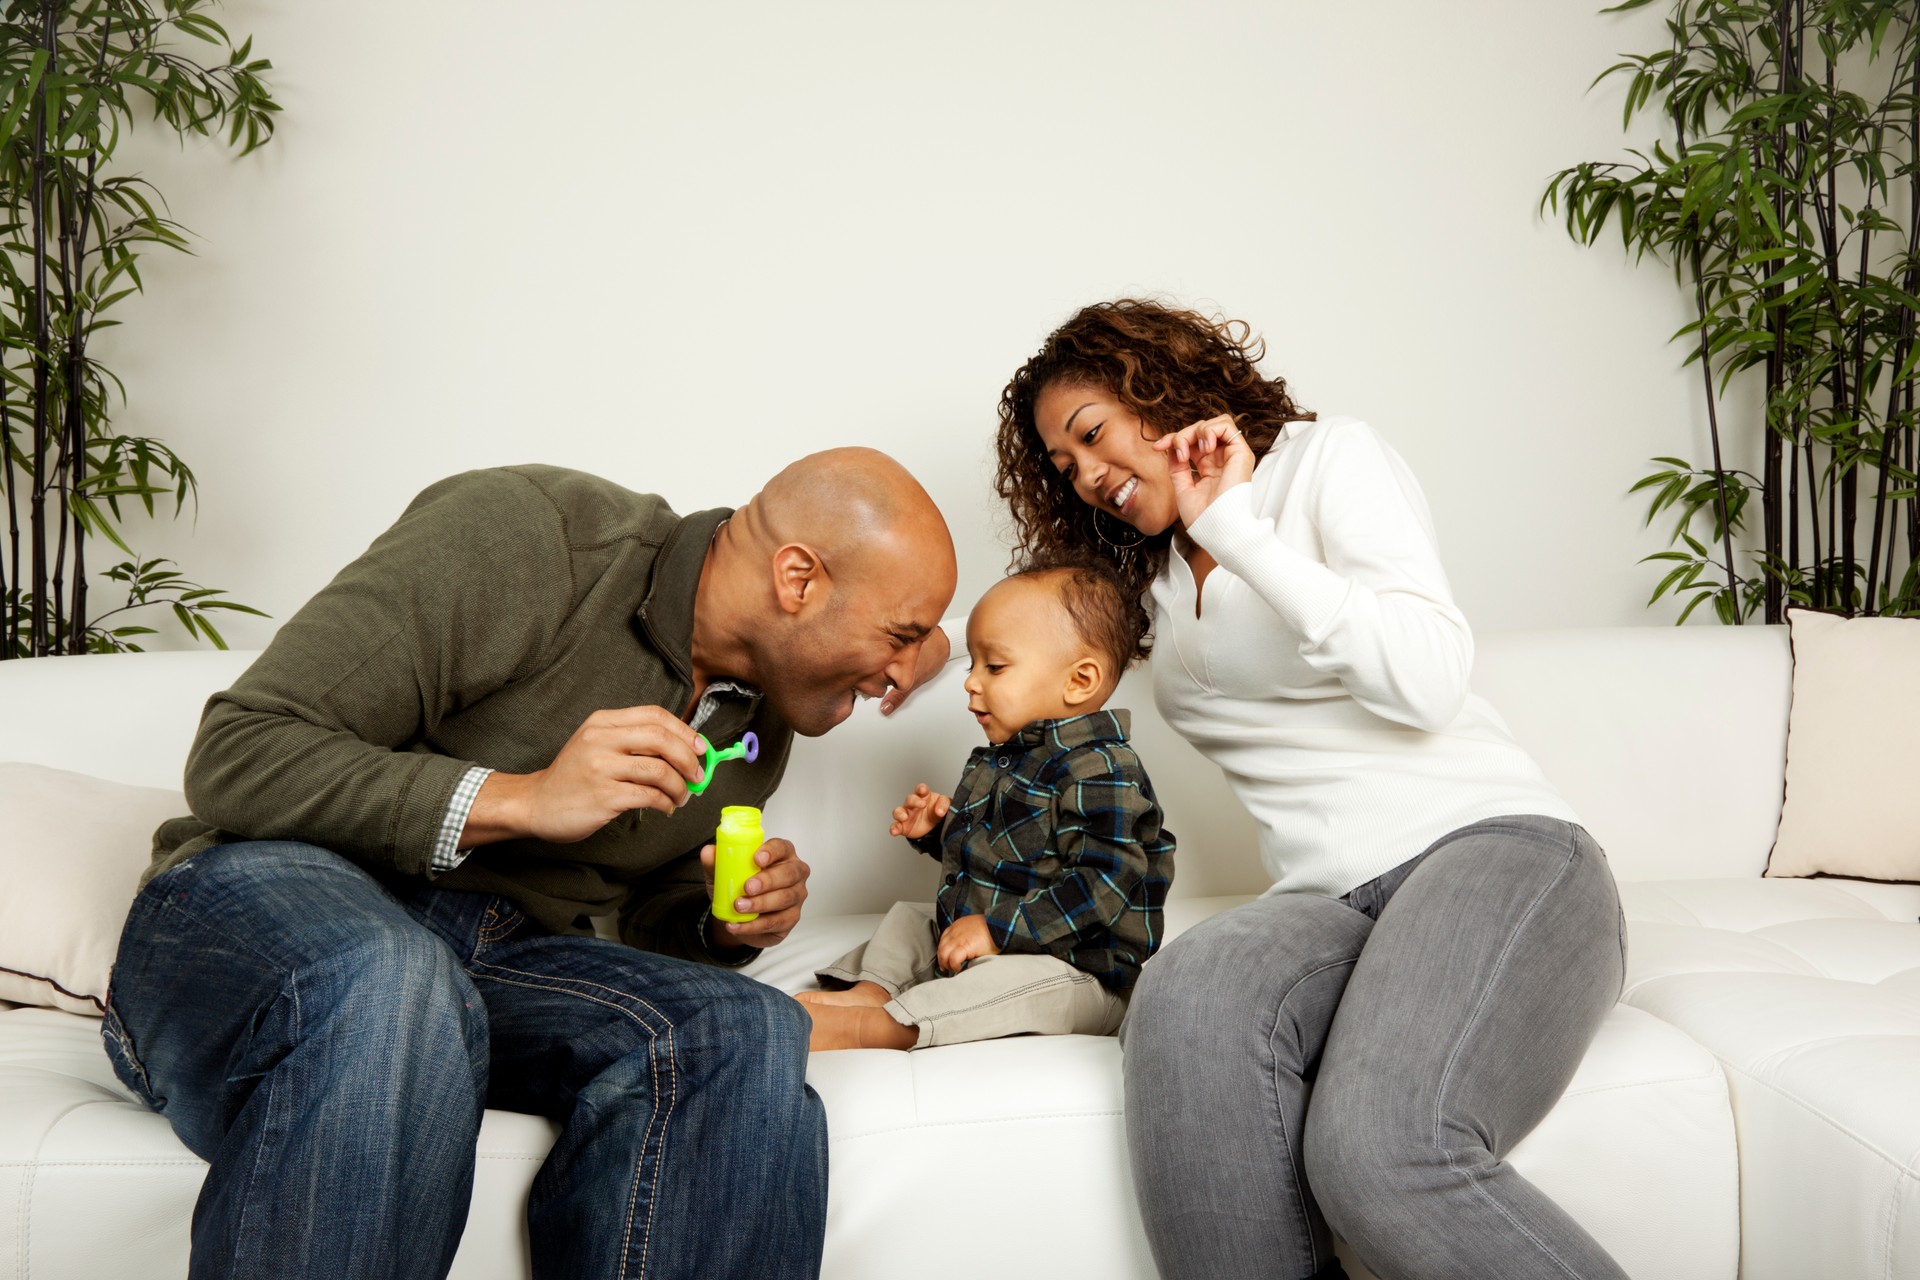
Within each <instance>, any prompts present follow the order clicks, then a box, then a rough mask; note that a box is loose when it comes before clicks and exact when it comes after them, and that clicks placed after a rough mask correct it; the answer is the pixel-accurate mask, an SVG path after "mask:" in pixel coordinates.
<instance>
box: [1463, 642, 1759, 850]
mask: <svg viewBox="0 0 1920 1280" xmlns="http://www.w3.org/2000/svg"><path fill="white" fill-rule="evenodd" d="M1473 684H1474V690H1475V692H1477V693H1479V694H1480V695H1481V696H1482V697H1484V698H1486V699H1487V700H1488V701H1489V702H1491V703H1492V704H1493V705H1494V707H1495V709H1496V710H1498V711H1499V712H1500V713H1501V714H1502V716H1503V717H1505V719H1506V721H1507V725H1508V727H1509V728H1510V729H1512V731H1513V735H1514V737H1515V738H1517V739H1518V740H1519V741H1520V744H1521V745H1522V746H1524V747H1526V748H1527V750H1528V751H1530V752H1531V753H1532V754H1533V758H1534V759H1535V760H1537V761H1538V762H1539V763H1540V767H1541V768H1542V769H1544V770H1545V771H1546V774H1547V777H1548V779H1549V780H1550V781H1551V782H1552V783H1553V784H1554V785H1555V786H1556V787H1558V788H1559V790H1560V793H1561V794H1562V795H1564V796H1565V797H1566V798H1567V800H1568V801H1569V802H1570V803H1571V804H1572V805H1573V807H1574V809H1575V811H1576V812H1578V813H1579V814H1580V815H1581V817H1582V819H1583V820H1584V822H1585V823H1586V826H1587V829H1588V830H1589V831H1591V832H1592V833H1593V835H1594V838H1595V839H1596V840H1598V841H1599V842H1600V844H1601V845H1602V847H1604V848H1605V849H1606V850H1607V858H1608V861H1609V862H1611V863H1612V865H1613V870H1614V874H1615V875H1616V876H1618V877H1619V878H1620V879H1622V880H1678V879H1692V878H1696V877H1701V878H1704V877H1710V876H1757V875H1759V874H1760V873H1761V872H1762V871H1764V870H1766V866H1767V854H1768V852H1769V851H1770V850H1771V849H1772V848H1773V834H1774V828H1775V827H1776V826H1777V825H1778V824H1779V820H1780V801H1781V796H1782V790H1783V787H1784V778H1785V776H1786V757H1787V708H1788V705H1789V703H1790V702H1791V700H1792V687H1793V660H1792V656H1791V653H1790V651H1789V649H1788V646H1787V629H1786V628H1785V627H1768V626H1745V627H1719V626H1702V627H1593V628H1584V629H1577V630H1567V631H1533V632H1515V633H1510V634H1504V635H1489V636H1486V637H1483V638H1482V640H1481V642H1480V645H1479V655H1478V658H1477V660H1476V661H1475V663H1474V672H1473Z"/></svg>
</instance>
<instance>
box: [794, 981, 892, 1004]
mask: <svg viewBox="0 0 1920 1280" xmlns="http://www.w3.org/2000/svg"><path fill="white" fill-rule="evenodd" d="M794 999H795V1000H798V1001H799V1002H800V1003H801V1004H833V1005H848V1006H853V1007H861V1006H866V1007H870V1008H874V1009H878V1008H879V1007H880V1006H881V1005H884V1004H885V1003H887V1001H889V1000H891V999H893V997H892V996H890V995H888V994H887V989H886V988H885V987H883V986H881V985H880V984H879V983H877V982H856V983H854V984H853V986H851V987H849V988H848V989H847V990H845V991H802V992H800V993H799V994H798V995H796V996H794Z"/></svg>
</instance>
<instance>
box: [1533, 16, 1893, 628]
mask: <svg viewBox="0 0 1920 1280" xmlns="http://www.w3.org/2000/svg"><path fill="white" fill-rule="evenodd" d="M1651 3H1653V0H1627V2H1626V3H1624V4H1620V5H1617V6H1615V7H1614V8H1613V9H1609V10H1606V11H1605V12H1618V11H1620V10H1627V9H1639V8H1643V7H1645V6H1646V5H1648V4H1651ZM1669 3H1670V4H1671V10H1670V12H1669V15H1668V18H1667V23H1666V28H1667V44H1666V46H1665V47H1664V48H1660V49H1657V50H1655V51H1653V52H1651V53H1646V54H1636V55H1624V56H1623V60H1622V61H1620V62H1618V63H1616V64H1615V65H1613V66H1611V67H1609V68H1607V69H1606V70H1605V71H1604V72H1602V73H1601V74H1600V76H1599V77H1598V78H1597V79H1596V80H1595V81H1594V83H1595V84H1599V83H1600V82H1602V81H1605V80H1608V79H1610V78H1613V77H1623V78H1625V80H1626V83H1627V92H1626V100H1625V110H1624V114H1623V118H1622V127H1623V128H1624V129H1628V130H1632V129H1633V128H1635V125H1636V121H1638V122H1641V124H1642V125H1651V126H1653V128H1654V129H1655V130H1656V131H1657V136H1656V137H1655V138H1654V139H1653V141H1652V142H1651V143H1650V145H1649V146H1647V147H1646V148H1645V149H1644V150H1632V151H1629V152H1627V153H1626V154H1627V155H1629V156H1631V157H1632V158H1631V160H1626V161H1591V162H1587V163H1583V164H1578V165H1575V166H1573V167H1571V168H1568V169H1564V170H1562V171H1560V172H1559V173H1557V174H1555V175H1554V176H1553V178H1552V180H1551V182H1550V183H1549V184H1548V186H1547V189H1546V193H1545V195H1544V196H1543V197H1542V200H1541V209H1542V212H1543V213H1545V212H1547V211H1549V210H1551V211H1553V212H1554V213H1555V214H1563V215H1564V217H1565V221H1566V227H1567V231H1568V232H1569V234H1571V235H1572V236H1573V237H1574V238H1575V239H1576V240H1578V241H1580V242H1581V243H1583V244H1588V245H1591V244H1593V243H1594V242H1595V241H1597V240H1598V239H1599V238H1600V236H1601V235H1602V233H1603V232H1605V231H1606V230H1607V228H1608V227H1610V226H1611V227H1612V228H1614V229H1615V230H1617V232H1618V233H1619V236H1620V239H1621V243H1622V245H1623V246H1624V247H1625V249H1626V251H1627V252H1628V253H1629V254H1630V255H1631V256H1632V257H1633V258H1634V259H1635V260H1636V261H1638V260H1643V259H1645V258H1648V257H1651V258H1653V259H1655V260H1657V261H1660V262H1662V263H1665V264H1666V265H1668V266H1669V267H1671V268H1672V270H1673V272H1674V277H1675V280H1676V282H1677V283H1679V284H1680V286H1681V287H1682V288H1683V289H1684V290H1685V291H1686V297H1687V299H1688V303H1689V309H1690V312H1691V319H1690V320H1689V321H1688V323H1687V324H1686V325H1684V326H1683V327H1682V328H1681V329H1680V330H1679V331H1678V332H1677V333H1675V334H1674V335H1673V338H1672V339H1671V340H1672V341H1675V342H1679V343H1682V344H1683V345H1684V348H1685V350H1686V353H1687V354H1686V362H1687V363H1689V364H1697V365H1698V366H1699V370H1700V386H1701V394H1702V396H1703V397H1704V402H1705V409H1706V422H1707V434H1708V446H1709V450H1710V454H1711V456H1710V459H1708V460H1707V461H1706V462H1705V464H1704V465H1696V464H1695V463H1694V462H1692V461H1690V460H1688V459H1686V458H1684V457H1679V456H1674V457H1664V458H1657V459H1654V464H1655V466H1656V467H1657V469H1656V470H1654V471H1652V472H1651V473H1650V474H1648V475H1647V476H1646V477H1644V478H1643V479H1642V480H1641V481H1640V482H1639V483H1638V484H1636V485H1635V486H1634V491H1636V492H1642V493H1645V494H1647V496H1648V508H1647V514H1646V519H1647V521H1648V522H1649V523H1651V522H1652V521H1653V520H1654V519H1655V518H1656V517H1660V516H1662V514H1663V513H1666V514H1667V515H1669V516H1671V518H1672V519H1673V533H1672V537H1671V538H1670V539H1669V541H1668V546H1669V549H1668V550H1666V551H1662V552H1658V553H1656V554H1654V555H1652V556H1649V557H1647V559H1648V560H1651V561H1654V562H1657V563H1659V564H1660V565H1661V566H1662V567H1663V568H1664V569H1665V573H1664V576H1663V577H1662V578H1661V579H1660V581H1659V584H1658V586H1657V587H1656V588H1655V590H1654V592H1653V596H1652V599H1651V600H1649V602H1648V603H1649V605H1651V604H1652V603H1653V602H1654V601H1657V600H1659V599H1660V598H1661V597H1662V596H1666V595H1669V594H1671V595H1673V596H1675V597H1679V596H1682V595H1685V596H1689V597H1690V599H1689V600H1688V602H1687V605H1686V607H1685V609H1684V610H1683V611H1682V612H1681V614H1680V618H1679V620H1680V621H1682V622H1684V621H1686V619H1687V617H1688V615H1690V614H1691V613H1692V612H1693V611H1694V609H1695V608H1697V607H1698V606H1700V605H1701V604H1702V603H1706V602H1711V604H1712V607H1713V611H1714V613H1715V614H1716V615H1717V616H1718V617H1719V619H1720V620H1721V621H1722V622H1726V623H1738V622H1743V621H1745V620H1746V619H1748V618H1751V617H1753V616H1755V615H1756V614H1758V615H1760V616H1762V617H1764V619H1765V620H1766V621H1768V622H1779V621H1780V620H1781V619H1782V616H1783V614H1784V611H1785V609H1786V607H1787V606H1788V605H1794V604H1797V605H1805V606H1809V607H1813V608H1818V609H1825V610H1831V611H1836V612H1840V613H1844V614H1848V615H1853V614H1897V615H1914V614H1916V613H1920V578H1917V577H1916V572H1917V571H1916V568H1915V565H1916V562H1917V561H1920V510H1917V509H1916V501H1915V465H1916V461H1917V460H1916V458H1915V456H1914V455H1915V426H1916V409H1915V385H1914V384H1915V380H1916V375H1917V373H1920V369H1917V368H1916V367H1917V366H1920V342H1916V319H1917V318H1920V155H1917V154H1916V140H1917V139H1920V39H1917V38H1916V28H1917V25H1920V23H1917V14H1916V10H1920V0H1745V2H1744V3H1743V2H1740V0H1669ZM1736 387H1737V388H1739V390H1740V393H1741V394H1738V395H1731V396H1730V394H1729V393H1730V392H1732V391H1733V390H1734V389H1735V388H1736ZM1749 403H1750V404H1752V405H1753V406H1755V407H1754V409H1753V410H1752V411H1751V413H1750V414H1747V415H1739V414H1733V415H1730V414H1729V412H1728V406H1729V405H1730V404H1749ZM1748 418H1751V419H1752V420H1750V421H1749V420H1747V419H1748ZM1749 456H1754V457H1757V459H1758V461H1757V467H1758V470H1757V472H1756V471H1755V470H1752V469H1749V468H1746V467H1741V466H1737V465H1734V464H1735V462H1736V461H1739V460H1741V459H1743V458H1746V457H1749ZM1756 526H1757V527H1756Z"/></svg>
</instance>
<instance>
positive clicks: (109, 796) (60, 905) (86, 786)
mask: <svg viewBox="0 0 1920 1280" xmlns="http://www.w3.org/2000/svg"><path fill="white" fill-rule="evenodd" d="M186 811H187V804H186V800H185V798H184V797H182V796H181V794H180V793H179V792H178V791H162V790H159V789H158V788H154V787H130V786H127V785H126V784H125V783H120V782H108V781H107V780H106V779H104V778H90V777H88V776H87V775H85V774H81V773H68V772H66V771H65V770H63V769H48V768H45V767H44V766H41V765H37V764H6V763H0V815H4V816H0V1001H12V1002H14V1003H16V1004H35V1005H50V1006H51V1007H53V1008H55V1009H65V1010H67V1011H68V1012H70V1013H86V1014H92V1015H94V1016H95V1017H98V1016H99V1015H100V1014H101V1012H102V1010H103V1007H104V1005H105V1002H106V996H107V970H108V968H109V967H110V966H111V965H112V964H113V955H114V951H115V950H116V949H117V948H118V947H119V944H120V926H121V925H122V924H124V923H125V922H126V918H127V908H128V907H130V906H131V905H132V904H133V895H134V892H135V891H136V890H137V889H138V888H139V884H140V873H141V872H142V871H143V870H145V869H146V866H147V863H148V861H149V860H150V858H151V856H152V848H153V829H154V828H155V827H157V826H159V825H160V824H161V823H162V822H164V821H165V820H166V819H168V818H173V817H178V816H179V815H181V814H183V813H185V812H186Z"/></svg>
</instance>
